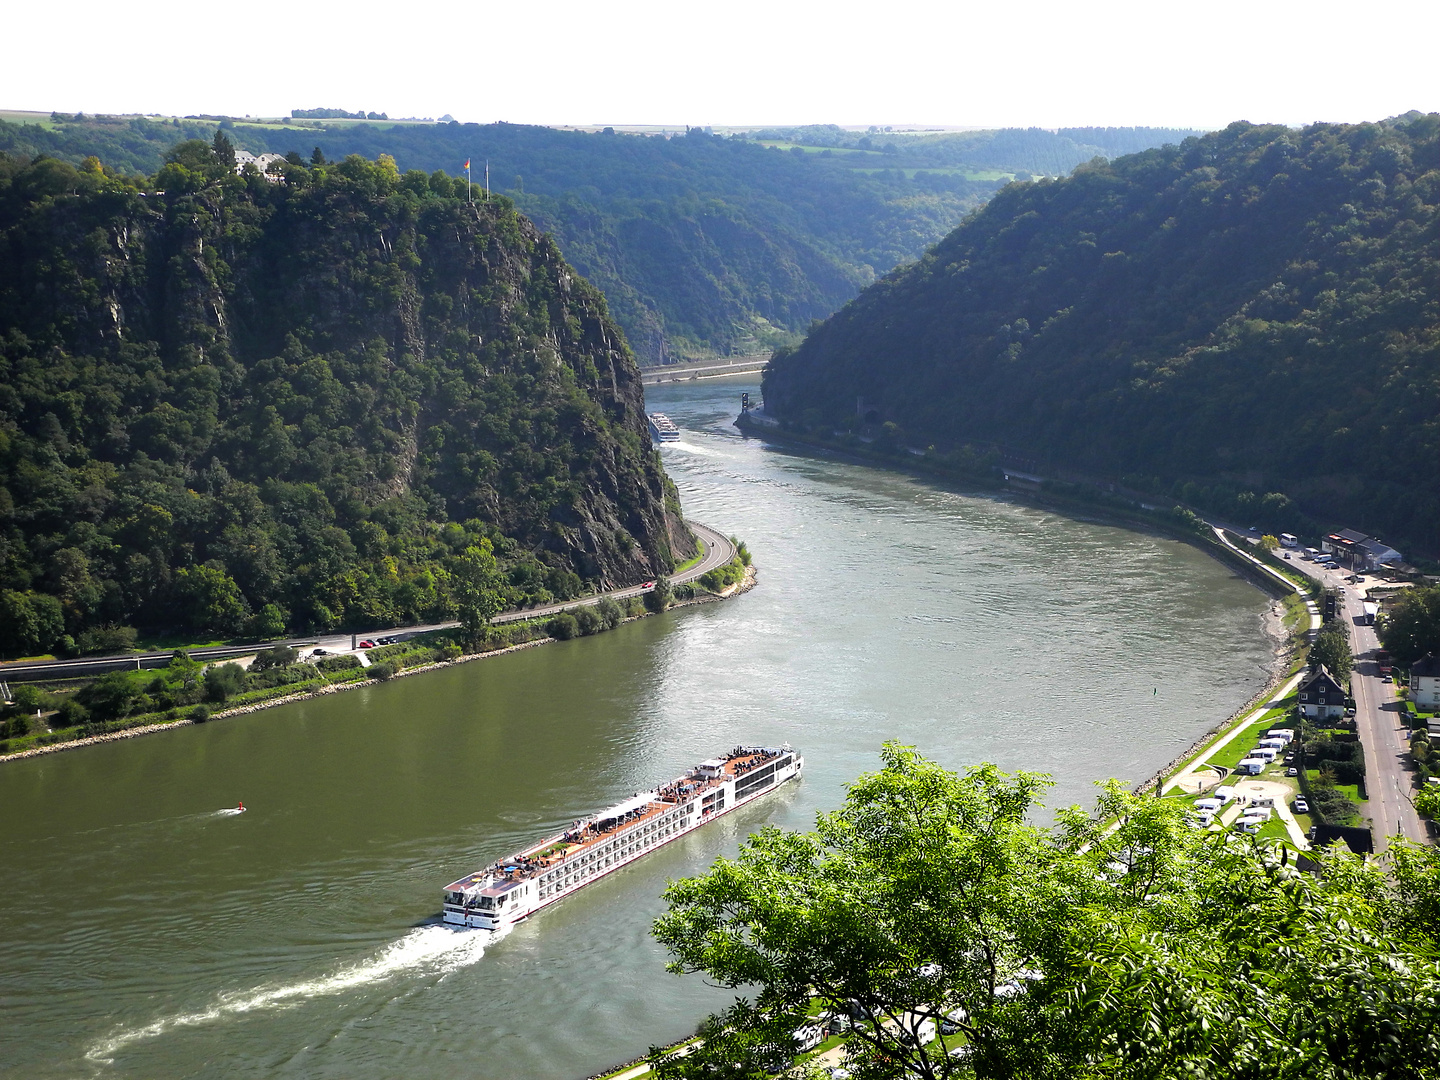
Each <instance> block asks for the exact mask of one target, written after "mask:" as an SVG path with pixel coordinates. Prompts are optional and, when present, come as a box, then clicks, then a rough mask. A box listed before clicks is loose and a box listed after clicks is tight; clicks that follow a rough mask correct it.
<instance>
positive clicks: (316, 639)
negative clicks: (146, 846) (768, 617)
mask: <svg viewBox="0 0 1440 1080" xmlns="http://www.w3.org/2000/svg"><path fill="white" fill-rule="evenodd" d="M687 524H689V526H690V529H691V531H692V532H693V533H694V534H695V537H696V539H698V540H699V541H700V543H701V545H702V547H703V548H704V555H703V557H702V558H701V559H700V561H699V562H698V563H696V564H695V565H694V566H692V567H689V568H688V569H686V570H684V571H682V572H680V573H677V574H675V575H674V576H673V577H671V579H670V582H671V584H673V585H684V584H686V583H687V582H691V581H695V580H697V579H698V578H700V577H703V576H704V575H705V574H707V573H709V572H710V571H711V570H714V569H716V568H717V567H721V566H724V565H725V564H726V563H728V562H729V561H730V560H731V559H733V558H734V557H735V546H734V545H733V544H731V543H730V541H729V540H728V539H727V538H726V537H725V536H724V534H722V533H720V532H717V531H716V530H715V529H712V528H710V527H709V526H708V525H701V524H700V523H699V522H698V521H691V522H688V523H687ZM650 589H651V586H650V585H648V584H647V585H628V586H626V587H625V588H622V589H611V590H610V591H609V592H603V593H598V594H596V595H595V596H586V597H582V598H580V599H578V600H566V601H563V602H561V603H558V604H546V605H545V606H543V607H535V608H525V609H522V610H518V611H506V612H503V613H501V614H499V615H496V616H495V617H494V618H493V619H491V620H490V621H491V622H492V623H495V624H502V623H511V622H518V621H519V620H521V619H535V618H542V617H544V616H546V615H554V614H555V613H557V612H560V611H564V610H566V609H567V608H577V607H584V606H586V605H589V604H597V603H599V602H600V601H601V600H602V599H603V598H605V597H609V598H610V599H612V600H626V599H629V598H630V597H632V596H639V595H641V594H642V593H646V592H649V591H650ZM459 625H460V624H459V623H458V622H443V623H428V624H425V625H421V626H397V627H391V628H389V629H384V628H380V627H374V628H371V629H369V630H366V631H365V632H363V633H361V634H358V635H356V634H350V633H344V634H320V635H312V636H310V637H303V638H290V639H288V640H286V641H280V642H267V643H266V644H267V645H291V646H298V645H306V646H319V647H320V648H322V649H325V650H326V651H327V652H334V653H341V652H350V651H351V643H352V639H365V638H370V637H401V638H411V637H414V636H416V635H417V634H423V633H427V632H428V631H431V630H448V629H450V628H451V627H455V626H459ZM259 647H260V646H257V645H217V646H215V647H213V648H205V649H191V650H189V652H190V655H191V656H192V657H194V658H195V659H196V660H225V659H228V658H230V657H236V656H248V655H249V654H250V653H253V652H254V651H255V650H256V649H257V648H259ZM172 654H173V653H172V650H168V649H167V650H161V651H157V652H144V653H127V654H125V655H123V656H95V657H85V658H83V659H80V660H47V661H37V662H31V663H25V662H19V663H10V664H0V680H9V681H14V682H26V681H35V680H40V679H68V678H80V677H83V676H89V675H103V674H105V673H106V672H108V671H135V670H139V669H141V668H157V667H164V666H165V665H166V664H168V663H169V662H170V657H171V655H172Z"/></svg>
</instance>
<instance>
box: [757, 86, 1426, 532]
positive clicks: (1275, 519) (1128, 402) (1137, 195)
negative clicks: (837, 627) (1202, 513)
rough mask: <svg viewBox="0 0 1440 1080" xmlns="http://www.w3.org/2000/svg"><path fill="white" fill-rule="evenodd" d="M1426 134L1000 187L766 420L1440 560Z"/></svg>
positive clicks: (844, 326) (1388, 130) (839, 339)
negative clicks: (1360, 537) (1090, 482)
mask: <svg viewBox="0 0 1440 1080" xmlns="http://www.w3.org/2000/svg"><path fill="white" fill-rule="evenodd" d="M1437 135H1440V115H1436V114H1429V115H1421V114H1418V113H1414V114H1407V115H1406V116H1404V117H1399V118H1396V119H1394V120H1392V121H1388V122H1386V123H1383V124H1359V125H1336V124H1315V125H1312V126H1310V127H1307V128H1304V129H1303V130H1298V131H1297V130H1292V129H1289V128H1285V127H1278V126H1268V127H1267V126H1255V125H1252V124H1246V123H1237V124H1233V125H1231V126H1230V127H1228V128H1227V129H1225V130H1224V131H1222V132H1217V133H1215V134H1212V135H1207V136H1205V137H1203V138H1192V139H1187V140H1185V141H1184V142H1183V143H1181V144H1180V145H1178V146H1167V147H1163V148H1160V149H1152V150H1147V151H1145V152H1143V153H1138V154H1133V155H1129V156H1125V157H1120V158H1117V159H1115V160H1113V161H1109V162H1094V163H1092V164H1089V165H1085V166H1082V167H1081V168H1079V169H1077V170H1076V171H1075V173H1074V174H1073V175H1072V176H1070V177H1068V178H1065V179H1060V180H1046V181H1039V182H1033V183H1016V184H1011V185H1010V186H1008V187H1006V188H1005V189H1004V190H1003V191H1002V192H1001V193H1000V194H999V195H997V196H996V197H995V198H994V199H993V200H991V201H990V202H989V203H988V204H987V205H986V206H985V207H984V208H983V209H981V210H980V211H979V212H978V213H976V214H975V215H974V216H972V217H971V218H969V219H968V220H967V221H965V222H964V223H963V224H962V225H960V226H959V227H958V228H957V229H955V230H954V231H953V232H952V233H950V235H948V236H947V237H946V238H945V239H944V240H942V241H941V242H940V243H938V244H936V245H935V246H934V247H933V248H932V249H931V250H930V251H929V252H927V253H926V255H925V256H924V258H922V259H921V260H920V261H919V262H917V263H915V264H913V265H910V266H906V267H903V268H901V269H899V270H897V271H895V272H894V273H892V274H890V275H889V276H888V277H886V278H885V279H883V280H882V281H880V282H878V283H876V284H875V285H873V286H871V287H870V288H868V289H867V290H866V291H865V292H863V293H862V294H861V295H860V296H859V297H857V298H856V299H855V300H854V301H852V302H851V303H850V304H848V305H847V306H846V307H844V308H843V309H841V310H840V311H839V312H838V313H837V314H836V315H835V316H833V317H832V318H831V319H829V320H828V321H827V322H825V323H824V324H823V325H822V326H820V327H818V328H817V329H815V330H814V331H812V332H811V333H810V335H809V336H808V337H807V338H806V340H805V341H804V342H803V343H802V344H801V345H800V346H799V347H798V348H797V349H795V350H794V351H793V352H782V353H781V354H778V355H777V356H776V358H775V359H774V361H772V363H771V365H770V366H769V368H768V370H767V372H766V375H765V403H766V409H767V410H768V411H770V412H772V413H774V414H776V415H778V416H780V417H783V418H784V419H785V420H786V421H787V422H788V423H791V424H793V425H799V426H801V427H824V428H826V429H827V430H829V429H830V428H834V427H839V428H844V429H851V430H854V431H856V432H861V433H863V432H864V431H865V430H867V429H872V430H874V429H878V428H879V427H881V426H882V425H887V424H889V425H894V428H892V429H891V430H890V433H891V435H892V437H894V438H899V439H903V440H904V441H906V442H908V443H910V444H911V445H920V446H924V445H927V444H929V443H934V444H936V445H937V446H939V447H940V448H942V449H944V448H954V447H959V446H962V445H967V444H968V445H972V446H975V447H985V448H990V447H998V448H999V449H1001V450H1004V451H1007V452H1010V453H1012V454H1014V455H1017V456H1023V457H1026V458H1030V459H1033V460H1034V461H1036V462H1037V463H1038V464H1039V465H1040V466H1042V467H1048V468H1050V469H1052V470H1078V471H1086V472H1089V473H1091V474H1098V475H1106V476H1110V477H1114V478H1117V479H1123V481H1124V482H1125V483H1126V484H1128V485H1129V486H1131V487H1134V488H1137V489H1139V490H1142V491H1147V492H1151V493H1154V494H1155V495H1156V496H1157V497H1160V498H1178V499H1182V500H1184V501H1186V502H1188V503H1192V504H1194V505H1197V506H1201V507H1205V508H1208V509H1211V510H1214V511H1216V512H1219V513H1222V514H1228V515H1235V516H1237V517H1241V516H1243V517H1244V519H1245V520H1244V524H1247V525H1249V524H1252V523H1255V524H1259V525H1260V526H1261V527H1263V528H1266V529H1268V530H1272V531H1275V532H1279V531H1281V530H1286V531H1292V532H1314V531H1316V529H1317V528H1319V527H1321V526H1323V527H1324V528H1326V529H1329V528H1335V527H1337V526H1340V525H1344V524H1353V525H1356V526H1357V527H1362V528H1364V529H1366V530H1369V531H1376V532H1381V531H1383V533H1384V536H1385V539H1386V540H1387V542H1390V543H1392V544H1394V545H1396V546H1402V545H1410V546H1415V547H1418V548H1419V549H1420V550H1421V552H1422V553H1424V552H1429V553H1433V552H1436V551H1440V490H1437V489H1436V487H1435V485H1434V483H1433V482H1432V480H1431V478H1433V474H1434V463H1435V461H1436V460H1440V296H1437V294H1436V291H1435V282H1436V280H1437V279H1440V250H1437V225H1440V142H1437ZM857 402H859V403H860V407H859V408H858V409H857Z"/></svg>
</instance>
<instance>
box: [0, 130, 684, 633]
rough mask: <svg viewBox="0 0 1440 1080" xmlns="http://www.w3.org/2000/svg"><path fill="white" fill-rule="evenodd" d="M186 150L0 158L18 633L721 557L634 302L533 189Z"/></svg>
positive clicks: (525, 589) (5, 574)
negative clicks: (661, 420)
mask: <svg viewBox="0 0 1440 1080" xmlns="http://www.w3.org/2000/svg"><path fill="white" fill-rule="evenodd" d="M168 156H169V159H170V160H169V162H168V163H167V164H165V165H164V166H163V167H162V168H161V169H160V170H159V171H158V172H157V173H156V175H155V176H154V177H153V178H152V179H150V180H148V181H146V182H145V183H143V184H137V183H135V182H134V181H133V180H131V179H129V178H126V177H122V176H120V175H118V174H117V173H116V172H115V171H114V170H107V169H105V168H103V167H102V166H100V164H99V163H98V162H96V161H94V160H91V161H90V162H88V163H86V164H85V165H84V166H83V167H82V168H81V169H78V170H77V169H75V168H73V167H72V166H70V165H69V164H67V163H64V162H61V161H58V160H55V159H43V158H42V159H40V160H38V161H35V162H33V163H32V162H29V161H27V160H23V159H22V160H16V159H14V158H10V157H6V156H4V155H0V651H4V652H6V653H9V654H11V655H14V654H16V653H35V652H41V651H45V650H49V649H59V650H61V651H85V650H86V649H87V648H103V647H105V646H106V645H107V644H113V643H114V642H115V641H117V640H123V639H124V637H125V632H124V630H123V628H125V627H130V626H138V627H142V628H145V627H157V628H176V629H183V630H186V631H189V632H193V633H196V634H215V635H222V636H229V635H234V634H242V633H249V634H252V635H255V636H272V635H278V634H279V633H281V632H282V631H284V630H285V628H286V627H287V626H288V627H291V628H294V629H325V628H330V627H337V626H354V627H366V626H376V625H394V624H395V623H397V622H408V621H416V620H429V619H441V618H454V617H456V616H457V615H458V616H460V617H462V618H463V619H465V620H466V621H467V622H469V623H471V624H472V625H476V626H479V625H481V624H483V622H484V619H485V618H486V616H487V615H488V614H491V613H493V612H494V611H495V610H498V609H499V608H500V607H501V606H507V605H515V604H525V603H531V602H537V601H543V600H546V599H549V598H551V597H553V596H558V597H562V598H563V597H569V596H572V595H575V594H576V593H578V592H579V591H580V590H581V589H582V587H584V586H586V585H590V586H598V585H607V586H608V585H618V584H622V583H630V582H636V581H640V580H642V579H644V578H647V577H653V576H655V575H656V574H657V573H660V572H663V571H666V570H668V569H669V568H670V567H671V566H672V565H673V564H674V561H675V559H676V558H677V557H684V556H687V555H689V554H690V553H691V552H692V551H693V550H694V548H693V540H692V539H691V538H690V536H689V534H688V532H687V531H686V530H685V528H684V526H683V524H682V523H681V522H680V519H679V503H678V499H677V498H676V496H675V493H674V489H673V487H670V486H669V484H668V481H667V480H666V478H665V476H664V473H663V471H662V469H661V466H660V463H659V457H658V455H657V454H656V453H655V451H654V450H653V449H652V447H651V445H650V440H649V433H648V430H647V428H646V424H645V418H644V414H643V398H642V392H641V388H640V380H639V375H638V371H637V369H636V367H635V364H634V360H633V358H632V356H631V355H630V352H629V350H628V348H627V347H626V345H625V342H624V339H623V337H622V335H621V334H620V333H619V331H618V330H617V329H616V328H615V326H614V325H613V324H612V323H611V321H610V319H609V317H608V315H607V312H606V307H605V302H604V299H603V298H602V297H601V295H600V294H599V293H598V292H597V291H596V290H595V289H594V288H593V287H592V286H590V285H589V284H588V283H587V282H585V281H584V280H583V279H582V278H581V277H579V276H578V275H577V274H576V273H575V272H574V271H573V270H571V269H570V267H569V266H567V265H566V264H565V262H564V260H563V259H562V258H561V256H560V253H559V252H558V250H557V249H556V248H555V245H554V243H553V242H552V241H551V240H550V239H549V238H548V237H546V236H544V235H542V234H541V233H540V232H539V231H538V230H537V229H535V227H534V226H533V225H532V224H531V223H530V222H529V221H527V220H526V219H525V218H524V217H523V216H522V215H520V214H519V213H518V212H517V211H516V210H515V209H514V207H513V205H512V204H511V203H510V202H509V200H507V199H504V198H502V197H496V198H495V199H494V200H492V201H490V202H488V203H477V204H474V205H472V204H470V203H468V202H467V201H466V199H465V194H466V193H465V185H464V183H463V181H456V180H452V179H451V178H450V177H448V176H445V175H443V174H435V175H426V174H425V173H422V172H418V171H410V172H406V173H404V174H402V173H400V171H399V170H398V169H397V168H396V166H395V163H394V162H393V160H391V159H389V158H386V157H382V158H380V159H379V161H378V162H370V161H366V160H363V159H361V158H359V157H351V158H348V159H346V160H344V161H342V162H339V163H336V164H329V165H321V164H310V165H307V164H287V165H286V166H285V167H284V169H283V175H281V176H279V177H272V178H266V177H262V176H261V175H260V174H259V173H258V172H256V171H255V169H254V168H253V166H249V167H247V168H246V170H245V172H244V174H243V175H236V174H235V173H234V171H233V169H234V157H233V149H232V148H231V147H230V145H229V143H228V141H226V140H225V139H224V138H223V136H221V135H219V134H217V135H216V138H215V141H214V143H213V144H212V143H207V142H199V141H191V142H183V143H181V144H179V145H177V146H176V147H175V148H174V149H173V150H172V151H171V153H170V154H169V155H168ZM115 628H121V629H115Z"/></svg>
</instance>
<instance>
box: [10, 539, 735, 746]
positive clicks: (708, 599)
mask: <svg viewBox="0 0 1440 1080" xmlns="http://www.w3.org/2000/svg"><path fill="white" fill-rule="evenodd" d="M757 581H758V575H757V572H756V569H755V567H753V566H747V567H746V568H745V578H744V580H742V581H740V582H738V583H736V584H734V585H732V586H730V588H728V589H726V590H725V591H724V593H722V594H721V595H718V596H716V595H707V596H696V597H692V598H691V599H689V600H677V601H675V602H674V603H673V604H671V605H670V608H669V610H671V611H674V610H676V609H677V608H686V607H695V606H696V605H698V604H717V603H720V602H721V601H722V600H729V599H731V598H732V597H735V596H739V595H740V594H741V593H747V592H749V591H750V590H751V589H753V588H754V587H755V585H756V583H757ZM653 614H655V612H649V611H647V612H645V613H644V614H643V615H632V616H631V617H630V618H628V619H626V620H625V622H634V621H636V620H637V619H648V618H650V617H651V616H652V615H653ZM555 640H557V639H556V638H551V637H542V638H535V639H534V640H533V641H522V642H521V643H520V644H518V645H507V646H505V648H503V649H494V650H492V651H490V652H482V653H471V654H470V655H468V656H458V657H456V658H455V659H454V660H440V661H436V662H435V663H433V664H419V665H417V666H415V667H411V668H402V669H401V670H400V671H397V672H395V674H394V675H392V676H390V678H389V679H388V680H387V681H389V682H394V681H395V680H396V679H404V678H408V677H409V676H411V675H423V674H425V673H426V672H430V671H437V670H439V669H440V668H448V667H453V666H454V665H456V664H466V663H469V662H470V661H472V660H488V659H489V658H490V657H492V656H505V655H507V654H508V653H513V652H519V651H520V650H521V649H533V648H535V646H537V645H549V644H550V643H551V642H553V641H555ZM374 685H376V683H375V680H373V679H359V680H356V681H354V682H343V683H328V684H326V685H325V686H317V687H315V688H314V689H312V690H305V691H302V692H301V693H298V694H285V695H283V696H281V697H275V698H270V699H269V700H268V701H257V702H255V703H253V704H251V705H241V706H238V707H236V708H233V709H222V710H221V711H219V712H216V713H212V714H211V716H210V718H209V719H208V720H203V721H201V723H206V724H213V723H214V722H215V721H216V720H228V719H229V718H230V717H232V716H246V715H248V714H250V713H257V712H261V711H262V710H264V709H274V708H277V707H279V706H281V705H293V704H294V703H295V702H297V701H306V700H308V699H310V698H317V697H323V696H325V695H326V694H342V693H344V692H346V691H347V690H358V689H360V688H361V687H364V686H374ZM194 724H195V721H194V720H191V719H189V718H188V717H180V718H179V719H176V720H167V721H165V722H164V723H161V724H144V725H142V726H141V727H133V728H126V729H125V730H124V731H111V732H107V733H106V734H104V735H89V736H87V737H85V738H83V739H71V740H69V741H68V742H58V743H50V744H49V745H48V746H36V747H32V748H31V749H29V750H22V751H20V752H19V753H18V754H6V755H4V756H0V764H3V763H5V762H7V761H23V760H24V759H26V758H33V757H41V756H42V755H45V754H58V753H62V752H63V751H66V750H79V749H80V748H81V747H84V746H95V745H97V744H99V743H108V742H119V741H120V740H121V739H138V738H139V737H140V736H142V735H153V734H155V733H156V732H157V731H174V730H175V729H176V728H182V727H190V726H193V725H194Z"/></svg>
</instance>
